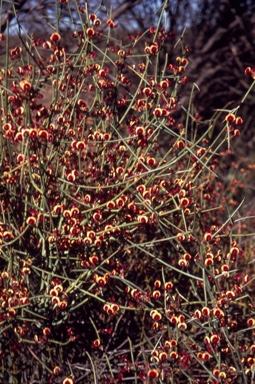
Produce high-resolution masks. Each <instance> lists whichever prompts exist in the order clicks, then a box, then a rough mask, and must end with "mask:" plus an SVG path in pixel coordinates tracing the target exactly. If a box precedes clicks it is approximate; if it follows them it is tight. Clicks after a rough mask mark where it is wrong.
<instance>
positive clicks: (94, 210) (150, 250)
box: [0, 1, 255, 384]
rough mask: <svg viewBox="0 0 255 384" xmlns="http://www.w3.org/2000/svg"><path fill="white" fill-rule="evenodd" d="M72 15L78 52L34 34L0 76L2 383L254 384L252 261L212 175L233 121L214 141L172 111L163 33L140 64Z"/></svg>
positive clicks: (90, 21)
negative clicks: (48, 98) (47, 98)
mask: <svg viewBox="0 0 255 384" xmlns="http://www.w3.org/2000/svg"><path fill="white" fill-rule="evenodd" d="M61 3H62V4H63V6H66V5H65V3H68V2H67V1H62V2H61ZM80 16H81V19H82V20H83V23H82V25H81V28H80V29H79V30H78V29H77V30H74V32H73V35H72V39H73V45H74V46H75V50H74V51H72V52H68V51H66V49H65V48H64V47H63V38H62V36H61V34H60V33H58V32H54V33H52V35H51V36H50V37H49V38H48V39H47V40H44V39H36V37H33V39H32V40H31V41H30V50H29V52H26V51H25V48H24V46H23V47H22V45H21V46H20V47H16V48H14V49H12V50H10V51H9V53H8V58H7V61H8V62H9V67H8V69H7V68H5V69H2V71H1V87H2V93H1V103H2V106H1V130H2V135H1V175H0V193H1V223H0V243H1V254H0V255H1V277H0V293H1V294H0V303H1V307H0V308H1V309H0V311H1V312H0V324H1V335H0V357H1V359H2V364H1V370H0V377H1V379H2V381H3V382H7V381H8V380H12V381H9V382H12V383H30V382H31V383H32V382H37V381H36V380H39V381H40V382H41V383H44V382H45V383H63V384H70V383H75V382H77V383H78V382H81V383H82V382H100V383H101V382H102V383H118V382H119V383H120V382H123V381H124V380H125V381H126V382H132V383H134V382H137V383H138V382H151V383H153V382H165V383H168V382H169V383H187V382H188V381H189V382H193V383H212V384H214V383H237V382H240V383H241V382H242V383H248V382H251V381H252V380H253V377H254V353H255V342H254V340H253V329H254V325H255V317H254V314H253V293H252V291H251V289H250V285H251V283H252V281H253V278H252V264H251V265H250V266H248V267H247V268H245V265H246V264H247V257H246V254H245V251H244V249H243V248H242V243H241V242H240V238H239V237H238V236H237V234H235V226H234V220H233V216H234V214H235V213H236V211H237V208H235V209H234V211H233V212H232V213H229V214H227V211H226V209H225V205H228V204H229V205H230V207H231V203H229V201H228V198H227V196H226V197H225V201H224V203H225V204H223V200H222V199H223V193H224V190H223V187H222V184H220V182H219V180H218V178H217V167H218V162H219V156H218V153H219V151H220V150H223V149H224V150H226V148H230V145H231V141H232V139H234V138H235V137H237V136H239V134H240V131H239V127H240V126H241V124H242V118H241V117H240V116H239V115H238V108H236V109H235V110H232V111H225V112H224V113H225V117H224V121H223V123H222V130H221V132H219V134H218V137H216V138H215V140H213V141H210V140H209V135H210V130H211V126H210V125H208V124H207V123H206V122H205V123H202V122H200V121H199V118H198V117H197V116H193V114H192V108H191V103H190V106H189V108H188V109H185V108H183V110H182V109H181V106H179V104H178V101H179V87H180V86H183V85H185V84H186V83H187V81H188V79H187V78H186V76H185V68H186V66H187V65H188V60H189V59H188V49H187V48H186V47H185V46H181V45H180V48H179V50H180V51H181V54H178V56H177V57H176V59H175V61H174V62H169V61H168V57H166V58H165V61H162V60H160V53H161V50H162V47H163V45H164V44H165V43H166V42H167V44H170V45H171V47H172V50H174V46H175V44H176V39H175V37H174V36H173V35H172V34H169V33H167V32H166V31H165V30H164V29H163V28H161V27H160V23H159V25H158V26H157V27H156V28H151V29H150V30H149V31H148V32H147V34H146V44H145V45H144V50H143V52H140V53H139V56H137V54H136V53H135V45H136V43H137V41H138V40H140V39H142V38H143V37H141V36H139V35H138V36H131V39H130V44H129V45H128V46H127V45H126V46H124V45H123V43H122V42H121V41H118V40H116V39H114V38H111V33H112V29H114V28H115V27H116V23H115V22H114V21H113V20H108V21H107V27H106V30H105V31H102V30H101V27H100V25H101V20H99V19H98V17H97V15H96V14H94V13H89V12H88V10H87V9H83V8H80ZM2 40H4V39H2ZM181 43H182V41H180V42H179V44H181ZM2 44H4V41H2ZM42 87H44V89H46V90H48V91H47V92H49V93H50V94H51V95H52V101H51V103H50V105H47V103H44V99H43V97H42V91H41V88H42ZM191 97H192V96H191ZM178 109H179V110H180V113H181V118H180V121H178V120H176V119H175V118H174V113H175V111H176V110H178ZM184 118H185V119H184ZM200 127H203V128H200ZM163 141H164V145H163ZM249 268H250V269H249ZM248 272H250V273H248Z"/></svg>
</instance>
